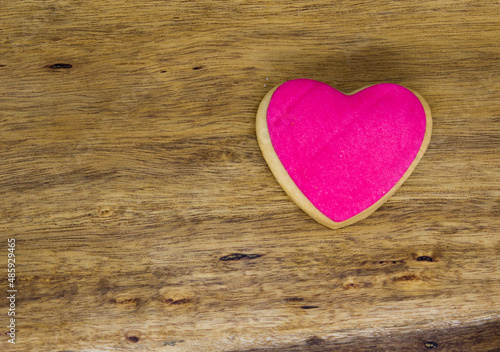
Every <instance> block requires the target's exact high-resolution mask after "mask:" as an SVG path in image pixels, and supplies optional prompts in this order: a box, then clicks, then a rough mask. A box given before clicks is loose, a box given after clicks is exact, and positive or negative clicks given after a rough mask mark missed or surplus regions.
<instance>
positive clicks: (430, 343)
mask: <svg viewBox="0 0 500 352" xmlns="http://www.w3.org/2000/svg"><path fill="white" fill-rule="evenodd" d="M424 346H425V347H426V348H437V347H438V344H437V343H435V342H434V341H427V342H426V343H425V344H424Z"/></svg>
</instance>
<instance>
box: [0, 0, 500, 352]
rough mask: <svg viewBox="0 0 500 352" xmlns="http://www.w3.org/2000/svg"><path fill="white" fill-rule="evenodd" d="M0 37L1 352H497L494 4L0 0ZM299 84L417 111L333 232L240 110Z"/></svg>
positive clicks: (499, 211)
mask: <svg viewBox="0 0 500 352" xmlns="http://www.w3.org/2000/svg"><path fill="white" fill-rule="evenodd" d="M0 26H1V27H0V195H1V198H0V199H1V200H0V214H1V215H0V244H1V246H0V248H1V250H0V253H2V254H1V256H3V257H4V259H0V261H1V262H3V263H6V258H7V238H10V237H15V238H16V244H17V245H16V254H17V257H16V259H17V267H16V270H17V277H18V279H17V286H16V287H17V289H18V296H17V302H16V303H17V307H16V309H17V311H16V312H17V321H16V322H17V330H18V331H17V344H16V346H11V345H10V344H8V343H7V336H5V335H4V332H7V328H6V325H7V318H8V317H7V303H8V302H7V300H6V299H0V308H1V309H0V322H1V328H0V331H2V334H1V336H2V337H1V338H0V350H2V351H5V350H7V351H11V350H12V351H59V352H62V351H66V352H68V351H165V352H169V351H179V352H188V351H189V352H191V351H207V352H212V351H214V352H215V351H238V352H243V351H245V352H250V351H259V352H261V351H365V350H369V351H427V350H436V351H500V334H499V331H500V299H499V295H500V279H499V270H500V256H499V254H500V240H499V229H500V226H499V225H500V220H499V216H500V203H499V199H500V198H499V197H500V178H499V176H500V166H499V165H500V164H499V162H500V160H499V159H500V157H499V155H500V138H499V133H500V125H499V124H500V48H499V42H500V5H499V3H498V1H496V0H484V1H480V0H479V1H451V0H450V1H448V0H442V1H384V0H381V1H359V0H339V1H331V2H328V1H312V0H311V1H306V0H300V1H293V2H290V1H245V0H241V1H180V0H179V1H177V0H176V1H117V0H108V1H70V0H57V1H54V0H48V1H2V2H1V12H0ZM293 78H312V79H318V80H321V81H324V82H326V83H329V84H331V85H333V86H335V87H336V88H338V89H340V90H343V91H345V92H349V91H352V90H355V89H358V88H360V87H362V86H365V85H369V84H375V83H380V82H394V83H398V84H402V85H405V86H407V87H409V88H411V89H414V90H416V91H418V92H420V93H421V94H422V95H423V96H424V97H425V98H426V99H427V101H428V102H429V104H430V105H431V108H432V112H433V118H434V131H433V137H432V140H431V143H430V146H429V149H428V151H427V154H426V155H425V156H424V158H423V159H422V161H421V163H420V164H419V165H418V166H417V168H416V170H415V172H414V173H413V174H412V176H410V178H409V179H408V181H407V182H406V183H405V184H404V185H403V187H402V188H401V189H400V190H399V191H398V192H397V193H396V194H395V196H394V197H393V198H391V199H390V200H389V201H388V202H387V203H386V204H385V205H384V206H383V207H382V208H380V209H379V210H378V211H377V212H375V213H374V214H373V215H372V216H370V217H369V218H368V219H366V220H364V221H362V222H359V223H357V224H355V225H352V226H350V227H347V228H345V229H340V230H329V229H327V228H325V227H323V226H321V225H319V224H318V223H316V222H315V221H314V220H312V219H310V218H309V217H308V216H307V215H306V214H305V213H303V212H302V211H301V210H300V209H299V208H298V207H297V206H296V205H295V204H294V203H293V202H292V201H291V200H290V199H288V197H287V196H286V195H285V193H284V192H283V191H282V190H281V189H280V187H279V186H278V184H277V182H276V181H275V179H274V178H273V176H272V174H271V172H270V171H269V169H268V167H267V165H266V163H265V161H264V159H263V157H262V155H261V153H260V150H259V148H258V145H257V140H256V137H255V123H254V119H255V113H256V111H257V107H258V104H259V102H260V100H261V99H262V97H263V96H264V95H265V93H266V92H267V91H268V90H269V89H271V88H272V87H273V86H274V85H276V84H279V83H281V82H283V81H285V80H288V79H293ZM236 254H239V255H236ZM2 267H4V269H5V266H4V264H2ZM2 273H3V274H1V276H0V286H1V287H2V290H3V289H4V288H6V287H7V276H6V269H5V270H2Z"/></svg>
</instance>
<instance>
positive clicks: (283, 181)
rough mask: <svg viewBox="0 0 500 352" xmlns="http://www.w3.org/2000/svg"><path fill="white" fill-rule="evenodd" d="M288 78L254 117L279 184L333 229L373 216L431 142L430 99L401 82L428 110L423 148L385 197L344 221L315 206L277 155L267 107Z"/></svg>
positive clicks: (305, 210)
mask: <svg viewBox="0 0 500 352" xmlns="http://www.w3.org/2000/svg"><path fill="white" fill-rule="evenodd" d="M287 82H288V81H287ZM284 83H286V82H283V83H281V84H279V85H277V86H275V87H274V88H272V89H271V90H270V91H269V92H268V93H267V94H266V95H265V96H264V98H263V99H262V101H261V103H260V105H259V108H258V110H257V117H256V121H255V129H256V135H257V141H258V143H259V147H260V150H261V152H262V155H263V156H264V159H265V160H266V162H267V165H268V167H269V169H271V172H272V173H273V175H274V177H275V178H276V180H277V181H278V183H279V184H280V186H281V187H282V188H283V190H284V191H285V193H286V194H287V195H288V196H289V197H290V198H291V199H292V200H293V201H294V203H295V204H297V205H298V207H299V208H301V209H302V210H303V211H304V212H305V213H306V214H308V215H309V216H310V217H312V218H313V219H314V220H316V221H317V222H319V223H320V224H322V225H324V226H326V227H329V228H331V229H338V228H341V227H345V226H348V225H351V224H354V223H355V222H358V221H360V220H363V219H365V218H367V217H368V216H370V215H371V214H372V213H373V212H374V211H375V210H377V209H378V208H379V207H380V206H381V205H382V204H384V203H385V202H386V201H387V200H388V199H389V198H390V197H391V196H392V195H393V194H394V193H395V192H396V191H397V190H398V189H399V188H400V187H401V186H402V184H403V183H404V182H405V181H406V180H407V179H408V177H409V176H410V175H411V173H412V172H413V170H414V169H415V167H416V166H417V164H418V163H419V162H420V160H421V159H422V157H423V156H424V154H425V152H426V150H427V147H428V146H429V143H430V140H431V135H432V115H431V109H430V106H429V104H428V103H427V101H426V100H425V99H424V97H423V96H422V95H420V94H419V93H418V92H416V91H414V90H412V89H409V88H406V87H404V86H401V85H399V84H398V85H399V86H401V87H403V88H405V89H408V90H409V91H410V92H412V93H413V94H414V95H415V96H416V97H417V98H418V99H419V101H420V103H421V104H422V107H423V108H424V113H425V118H426V124H425V133H424V138H423V140H422V144H421V146H420V149H419V150H418V152H417V155H416V156H415V158H414V159H413V162H412V163H411V164H410V166H409V167H408V169H407V170H406V172H405V173H404V174H403V176H402V177H401V178H400V179H399V181H398V182H397V183H396V184H395V185H394V186H393V187H392V188H391V189H390V190H389V191H388V192H387V193H386V194H385V195H384V196H383V197H382V198H380V199H379V200H378V201H377V202H375V203H374V204H372V205H371V206H370V207H368V208H366V209H365V210H363V211H362V212H361V213H359V214H356V215H355V216H353V217H351V218H349V219H347V220H344V221H341V222H336V221H333V220H331V219H330V218H328V217H327V216H326V215H324V214H323V213H322V212H321V211H319V210H318V208H316V207H315V206H314V205H313V204H312V203H311V201H310V200H309V199H308V198H307V197H306V196H305V195H304V194H303V193H302V191H300V189H299V188H298V187H297V185H296V184H295V182H294V181H293V180H292V178H291V177H290V176H289V175H288V172H287V171H286V170H285V167H284V166H283V164H282V163H281V161H280V160H279V158H278V155H277V154H276V151H275V150H274V147H273V145H272V142H271V137H270V135H269V130H268V128H267V109H268V107H269V103H270V102H271V99H272V97H273V95H274V92H275V91H276V90H277V89H278V88H279V87H280V86H281V85H282V84H284ZM378 84H380V83H377V84H373V85H369V86H365V87H363V88H360V89H357V90H355V91H353V92H351V93H348V94H347V95H353V94H356V93H358V92H360V91H362V90H364V89H366V88H369V87H372V86H374V85H378Z"/></svg>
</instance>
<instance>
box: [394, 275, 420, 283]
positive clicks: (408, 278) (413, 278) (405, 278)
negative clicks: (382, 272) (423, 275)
mask: <svg viewBox="0 0 500 352" xmlns="http://www.w3.org/2000/svg"><path fill="white" fill-rule="evenodd" d="M417 280H420V278H419V277H418V276H417V275H415V274H408V275H403V276H396V277H393V278H392V281H394V282H404V281H417Z"/></svg>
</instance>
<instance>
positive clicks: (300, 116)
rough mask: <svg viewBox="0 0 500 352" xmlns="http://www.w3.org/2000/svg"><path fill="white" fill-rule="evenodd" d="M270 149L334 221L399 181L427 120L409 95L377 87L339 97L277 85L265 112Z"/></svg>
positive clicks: (301, 82)
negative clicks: (272, 148) (270, 143)
mask: <svg viewBox="0 0 500 352" xmlns="http://www.w3.org/2000/svg"><path fill="white" fill-rule="evenodd" d="M267 125H268V130H269V135H270V138H271V142H272V145H273V147H274V150H275V151H276V154H277V155H278V157H279V159H280V161H281V163H282V164H283V166H284V167H285V170H286V171H287V172H288V174H289V176H290V177H291V178H292V180H293V181H294V182H295V184H296V185H297V187H298V188H299V189H300V190H301V191H302V193H303V194H304V195H305V196H306V197H307V198H308V199H309V201H310V202H311V203H312V204H313V205H314V206H315V207H316V208H317V209H318V210H320V211H321V212H322V213H323V214H324V215H326V216H327V217H328V218H330V219H331V220H333V221H336V222H341V221H344V220H347V219H349V218H351V217H353V216H354V215H356V214H359V213H360V212H362V211H363V210H365V209H367V208H368V207H370V206H371V205H372V204H374V203H376V202H377V201H378V200H379V199H380V198H381V197H383V196H384V194H386V193H387V192H388V191H389V190H390V189H391V188H393V187H394V185H395V184H396V183H397V182H398V181H399V180H400V179H401V177H402V176H403V174H404V173H405V172H406V170H407V169H408V167H409V166H410V165H411V163H412V162H413V160H414V159H415V157H416V155H417V153H418V151H419V149H420V147H421V145H422V141H423V138H424V134H425V128H426V117H425V111H424V108H423V106H422V104H421V102H420V100H419V99H418V98H417V97H416V96H415V95H414V94H413V93H412V92H411V91H410V90H408V89H406V88H404V87H401V86H399V85H396V84H391V83H383V84H377V85H374V86H371V87H368V88H366V89H364V90H362V91H360V92H358V93H356V94H353V95H345V94H343V93H341V92H339V91H338V90H336V89H334V88H332V87H330V86H329V85H327V84H325V83H321V82H318V81H313V80H308V79H297V80H292V81H288V82H286V83H284V84H282V85H281V86H280V87H279V88H278V89H277V90H276V91H275V92H274V94H273V96H272V98H271V101H270V103H269V107H268V110H267Z"/></svg>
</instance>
